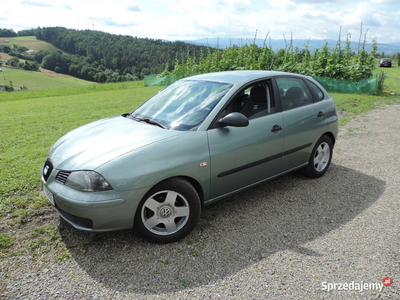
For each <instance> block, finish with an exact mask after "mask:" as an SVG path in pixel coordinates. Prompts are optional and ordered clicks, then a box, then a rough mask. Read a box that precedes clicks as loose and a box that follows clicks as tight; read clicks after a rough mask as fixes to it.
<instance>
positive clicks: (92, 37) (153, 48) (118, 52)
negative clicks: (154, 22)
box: [35, 27, 207, 82]
mask: <svg viewBox="0 0 400 300" xmlns="http://www.w3.org/2000/svg"><path fill="white" fill-rule="evenodd" d="M35 35H36V38H37V39H39V40H44V41H46V42H49V43H51V44H53V45H54V46H55V47H57V48H58V49H60V50H62V51H60V50H58V51H47V52H46V51H39V53H37V54H36V55H35V60H36V61H37V62H39V63H41V64H42V67H43V68H45V69H50V70H53V71H56V72H59V73H64V74H69V75H72V76H75V77H78V78H82V79H86V80H91V81H96V82H116V81H126V80H135V79H143V78H144V76H145V75H149V74H158V73H161V72H162V71H163V70H164V69H165V67H166V66H167V68H171V69H172V67H173V64H174V61H175V60H176V59H177V58H179V59H185V57H186V55H187V53H191V54H193V55H197V54H198V53H200V51H201V50H205V49H207V47H204V46H196V45H192V44H188V43H183V42H165V41H162V40H154V39H149V38H137V37H132V36H123V35H115V34H110V33H105V32H101V31H93V30H73V29H67V28H64V27H47V28H38V29H36V30H35Z"/></svg>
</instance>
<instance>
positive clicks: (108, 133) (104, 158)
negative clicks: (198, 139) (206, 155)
mask: <svg viewBox="0 0 400 300" xmlns="http://www.w3.org/2000/svg"><path fill="white" fill-rule="evenodd" d="M184 133H185V132H184V131H174V130H167V129H162V128H160V127H158V126H156V125H151V124H146V123H141V122H137V121H134V120H132V119H128V118H125V117H122V116H116V117H111V118H108V119H103V120H100V121H96V122H93V123H90V124H87V125H84V126H82V127H80V128H78V129H75V130H73V131H71V132H69V133H67V134H66V135H65V136H63V137H62V138H60V139H59V140H58V141H57V142H56V143H55V144H54V146H53V147H52V149H51V151H50V154H49V158H50V160H51V161H52V162H53V165H54V166H55V168H57V169H59V170H69V171H72V170H95V169H96V168H98V167H100V166H101V165H103V164H105V163H107V162H109V161H111V160H113V159H115V158H117V157H119V156H121V155H124V154H126V153H128V152H131V151H133V150H135V149H139V148H142V147H145V146H148V145H150V144H154V143H158V142H160V141H162V140H165V139H168V138H171V137H173V136H176V135H180V134H184Z"/></svg>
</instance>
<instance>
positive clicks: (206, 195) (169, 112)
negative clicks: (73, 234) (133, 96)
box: [41, 71, 338, 243]
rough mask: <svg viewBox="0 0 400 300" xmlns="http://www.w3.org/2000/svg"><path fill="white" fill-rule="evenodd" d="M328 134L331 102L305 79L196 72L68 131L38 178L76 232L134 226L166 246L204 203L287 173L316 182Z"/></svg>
mask: <svg viewBox="0 0 400 300" xmlns="http://www.w3.org/2000/svg"><path fill="white" fill-rule="evenodd" d="M337 134H338V118H337V114H336V109H335V103H334V100H333V99H332V98H331V97H330V96H329V94H328V93H327V92H326V91H325V90H324V88H323V87H322V86H321V85H319V84H318V83H317V82H316V81H315V80H313V79H312V78H310V77H306V76H302V75H298V74H291V73H284V72H274V71H229V72H218V73H210V74H203V75H197V76H193V77H188V78H185V79H182V80H179V81H177V82H175V83H173V84H172V85H170V86H168V87H166V88H165V89H163V90H162V91H160V92H159V93H157V94H156V95H154V96H153V97H152V98H150V99H149V100H147V101H146V102H144V103H143V104H142V105H141V106H139V107H138V108H136V109H135V110H134V111H132V112H130V113H125V114H122V115H118V116H114V117H110V118H107V119H103V120H99V121H96V122H93V123H90V124H88V125H85V126H83V127H80V128H78V129H75V130H73V131H71V132H69V133H67V134H66V135H65V136H63V137H61V138H60V139H59V140H58V141H57V142H56V143H55V144H54V145H53V147H52V148H51V150H50V153H49V155H48V157H47V159H46V161H45V163H44V165H43V168H42V173H41V174H42V176H41V179H42V182H43V190H44V193H45V195H46V196H47V198H48V199H49V201H50V202H51V204H52V205H53V207H54V209H55V210H56V211H57V213H58V214H59V215H60V216H61V217H62V218H63V219H65V220H66V221H67V222H68V223H70V224H71V225H72V226H74V227H75V228H77V229H81V230H86V231H92V232H105V231H116V230H125V229H132V228H134V229H135V230H136V231H137V232H138V233H139V234H140V235H141V236H142V237H144V238H145V239H147V240H149V241H151V242H157V243H168V242H175V241H178V240H180V239H181V238H183V237H185V236H186V235H188V234H189V233H190V232H191V231H192V230H193V229H194V227H195V225H196V223H197V222H198V220H199V217H200V213H201V208H202V207H203V206H204V205H208V204H210V203H213V202H214V201H217V200H219V199H222V198H225V197H227V196H229V195H232V194H234V193H237V192H239V191H242V190H243V189H246V188H249V187H251V186H254V185H256V184H259V183H261V182H264V181H266V180H270V179H272V178H275V177H277V176H281V175H284V174H286V173H288V172H292V171H294V170H300V171H301V172H303V173H304V174H305V175H307V176H309V177H313V178H316V177H320V176H322V175H324V174H325V172H326V171H327V170H328V168H329V165H330V163H331V159H332V154H333V147H334V144H335V141H336V137H337Z"/></svg>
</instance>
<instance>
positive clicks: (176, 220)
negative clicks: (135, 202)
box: [134, 178, 201, 243]
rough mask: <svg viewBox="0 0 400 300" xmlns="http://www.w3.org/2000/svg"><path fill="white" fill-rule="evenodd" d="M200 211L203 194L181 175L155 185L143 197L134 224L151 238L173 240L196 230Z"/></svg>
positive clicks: (146, 236) (152, 239) (139, 231)
mask: <svg viewBox="0 0 400 300" xmlns="http://www.w3.org/2000/svg"><path fill="white" fill-rule="evenodd" d="M200 213H201V204H200V198H199V195H198V193H197V192H196V190H195V188H194V187H193V186H192V185H191V184H190V183H189V182H188V181H186V180H184V179H182V178H172V179H168V180H166V181H163V182H161V183H160V184H158V185H156V186H154V187H153V188H152V189H151V190H150V191H149V192H148V193H147V194H146V195H145V196H144V197H143V199H142V201H141V203H140V204H139V206H138V208H137V211H136V215H135V224H134V227H135V229H136V230H137V232H138V233H139V234H140V235H141V236H142V237H143V238H144V239H146V240H148V241H150V242H154V243H172V242H176V241H178V240H180V239H182V238H183V237H185V236H186V235H188V234H189V233H190V232H191V231H192V230H193V228H194V227H195V225H196V224H197V222H198V220H199V218H200Z"/></svg>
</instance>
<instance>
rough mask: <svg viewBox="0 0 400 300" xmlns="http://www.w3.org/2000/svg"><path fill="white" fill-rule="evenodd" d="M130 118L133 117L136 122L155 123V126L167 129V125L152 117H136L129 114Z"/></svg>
mask: <svg viewBox="0 0 400 300" xmlns="http://www.w3.org/2000/svg"><path fill="white" fill-rule="evenodd" d="M131 118H132V119H134V120H136V121H138V122H145V123H147V124H152V125H157V126H159V127H161V128H163V129H169V128H168V127H167V126H165V125H164V124H162V123H160V122H158V121H156V120H153V119H149V118H138V117H134V116H132V115H131Z"/></svg>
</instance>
